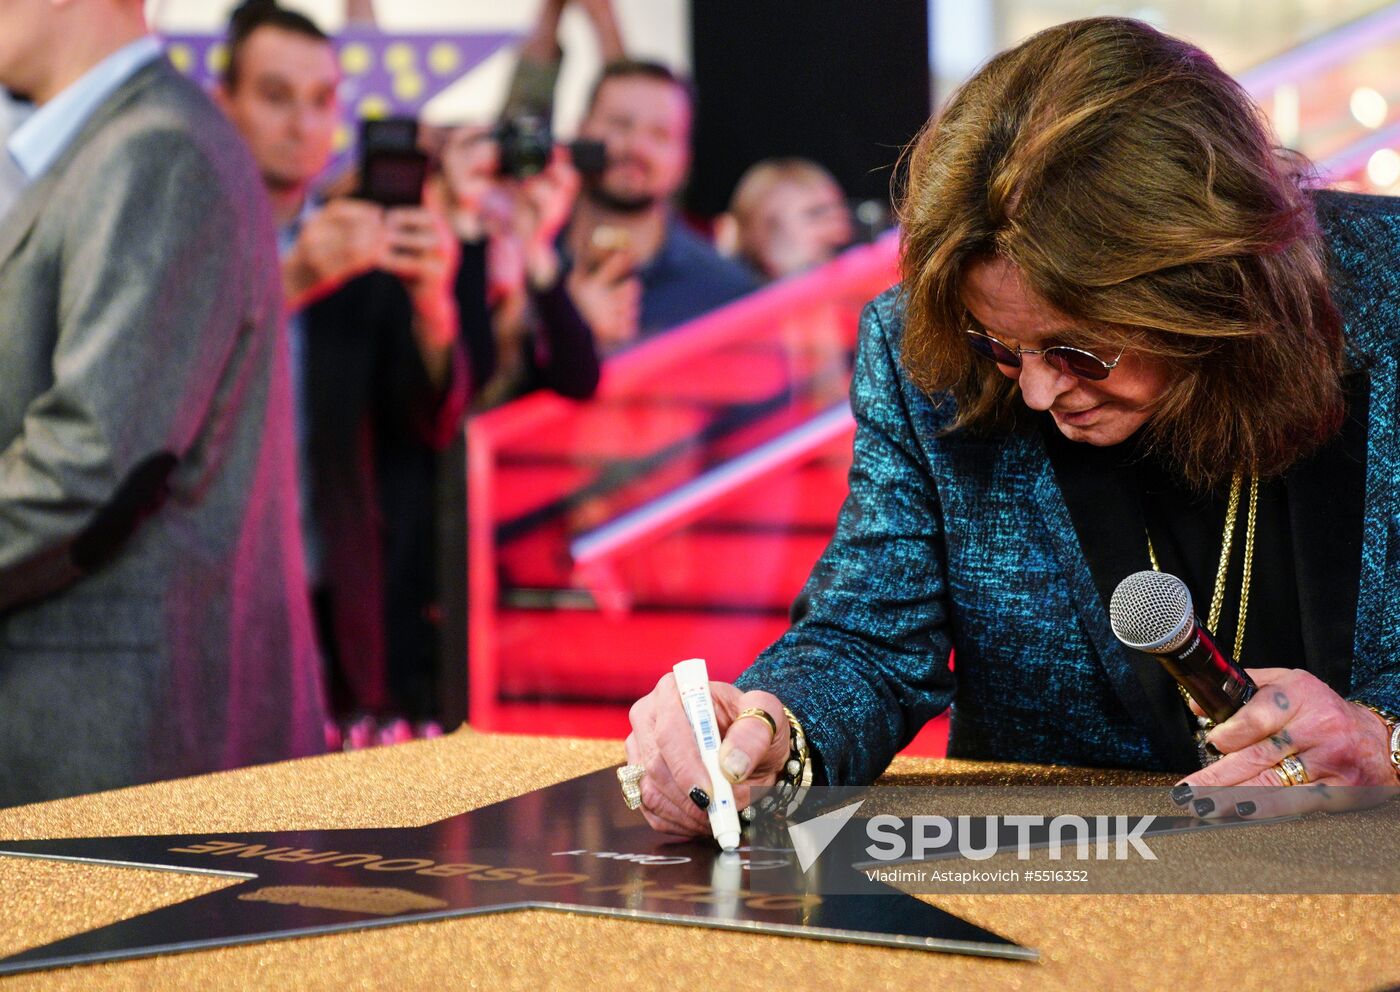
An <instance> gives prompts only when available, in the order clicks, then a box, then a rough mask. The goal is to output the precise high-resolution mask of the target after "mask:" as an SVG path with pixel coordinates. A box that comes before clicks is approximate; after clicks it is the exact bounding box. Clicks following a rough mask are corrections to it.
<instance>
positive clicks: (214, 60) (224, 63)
mask: <svg viewBox="0 0 1400 992" xmlns="http://www.w3.org/2000/svg"><path fill="white" fill-rule="evenodd" d="M204 67H205V68H206V69H208V70H209V71H210V72H212V73H213V74H214V75H216V76H221V75H223V72H224V70H225V69H226V68H228V46H227V45H225V44H224V43H223V42H222V41H221V42H219V43H218V44H217V45H214V46H212V47H211V48H210V49H209V51H207V52H205V53H204Z"/></svg>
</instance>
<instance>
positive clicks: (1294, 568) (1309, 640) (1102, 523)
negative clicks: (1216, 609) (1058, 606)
mask: <svg viewBox="0 0 1400 992" xmlns="http://www.w3.org/2000/svg"><path fill="white" fill-rule="evenodd" d="M1367 407H1368V382H1367V380H1366V378H1365V376H1364V375H1361V374H1355V375H1352V376H1349V377H1348V378H1347V417H1346V420H1345V422H1344V425H1343V427H1342V430H1341V431H1340V432H1339V433H1338V434H1337V435H1336V436H1335V437H1333V438H1332V439H1331V440H1330V441H1329V442H1328V443H1327V444H1326V445H1324V446H1323V447H1322V448H1321V449H1320V450H1319V451H1317V452H1315V453H1314V454H1312V455H1310V456H1309V457H1307V458H1305V459H1302V460H1301V461H1299V462H1298V463H1297V464H1295V465H1294V466H1292V467H1291V468H1290V469H1289V470H1288V471H1287V472H1285V473H1284V474H1283V475H1282V476H1279V477H1276V478H1272V479H1261V480H1260V484H1259V503H1258V518H1257V522H1256V524H1255V537H1254V566H1253V572H1252V577H1251V588H1250V596H1249V614H1248V617H1247V620H1246V628H1245V639H1244V650H1243V652H1242V655H1241V657H1240V658H1239V659H1237V660H1239V661H1241V663H1242V664H1243V665H1244V666H1245V667H1246V668H1302V669H1306V670H1307V671H1310V672H1312V673H1313V674H1314V675H1316V676H1318V677H1319V678H1321V679H1322V680H1323V681H1325V682H1326V683H1328V685H1330V686H1331V687H1332V689H1333V690H1334V691H1336V692H1337V693H1339V694H1341V695H1343V696H1345V695H1347V693H1348V692H1349V690H1350V672H1351V656H1352V644H1353V640H1354V635H1355V627H1356V604H1357V594H1358V588H1359V584H1360V573H1361V539H1362V521H1363V519H1364V516H1363V514H1364V502H1365V492H1366V484H1365V483H1366V480H1365V473H1366V414H1367ZM1041 435H1042V437H1043V439H1044V441H1045V447H1046V451H1047V453H1048V455H1049V458H1050V462H1051V464H1052V465H1053V467H1054V470H1055V475H1056V478H1057V480H1058V482H1059V484H1060V489H1061V491H1062V492H1063V494H1064V498H1065V503H1066V505H1067V506H1068V508H1069V513H1070V518H1071V519H1072V520H1073V521H1074V527H1075V531H1076V532H1077V533H1078V535H1079V541H1080V546H1081V547H1082V548H1083V550H1084V556H1085V558H1086V560H1087V561H1088V564H1089V569H1090V571H1091V573H1092V574H1093V576H1094V582H1095V585H1096V586H1097V587H1098V590H1099V594H1100V596H1102V597H1103V602H1104V604H1105V606H1107V604H1108V602H1109V599H1110V598H1111V597H1112V595H1113V590H1114V589H1115V588H1116V587H1117V585H1118V583H1119V582H1120V581H1122V579H1123V578H1124V577H1125V576H1127V575H1128V574H1130V573H1132V572H1135V571H1139V570H1141V569H1145V568H1150V567H1151V564H1150V562H1149V559H1148V553H1147V534H1149V533H1150V534H1151V535H1152V543H1153V545H1154V547H1155V548H1156V550H1157V558H1158V561H1159V562H1160V564H1161V567H1162V570H1163V571H1166V572H1171V573H1173V574H1174V575H1177V576H1179V577H1180V578H1181V579H1182V580H1183V581H1184V582H1185V583H1186V585H1187V587H1188V588H1189V589H1190V590H1191V598H1192V600H1193V601H1194V602H1195V606H1196V614H1197V616H1199V617H1200V618H1201V620H1202V622H1205V621H1206V618H1207V616H1208V614H1209V611H1210V604H1211V594H1212V591H1213V589H1214V586H1215V575H1216V568H1217V565H1218V563H1219V559H1220V544H1221V537H1222V528H1223V525H1224V521H1225V511H1226V503H1227V497H1228V488H1229V487H1228V484H1227V485H1226V487H1225V489H1224V490H1223V491H1219V492H1213V493H1210V494H1208V495H1200V494H1198V493H1196V492H1194V491H1193V490H1192V489H1191V488H1190V487H1189V486H1188V485H1187V484H1186V483H1185V482H1184V481H1183V480H1182V479H1181V476H1180V474H1179V473H1178V472H1175V471H1173V470H1172V469H1171V467H1170V466H1168V465H1167V464H1165V463H1164V462H1163V461H1162V460H1161V459H1159V458H1157V457H1154V456H1153V455H1152V454H1150V453H1147V452H1145V451H1144V450H1143V446H1142V444H1141V443H1140V438H1138V437H1136V436H1135V437H1133V438H1130V439H1129V440H1127V441H1125V442H1123V443H1122V444H1118V445H1112V446H1107V447H1094V446H1092V445H1088V444H1080V443H1075V442H1071V441H1068V440H1066V439H1065V437H1064V436H1063V435H1062V434H1061V433H1060V431H1059V429H1058V428H1057V427H1056V426H1055V424H1054V421H1053V420H1052V419H1051V418H1050V417H1049V415H1044V416H1043V417H1042V421H1041ZM1248 507H1249V483H1248V479H1246V480H1245V483H1244V486H1243V487H1242V491H1241V494H1240V508H1239V513H1238V518H1237V520H1236V523H1235V538H1234V548H1233V550H1232V552H1231V561H1230V568H1229V571H1228V577H1227V582H1226V590H1225V598H1224V606H1223V608H1222V610H1221V618H1220V622H1219V624H1218V628H1219V629H1217V630H1215V631H1214V632H1213V633H1215V634H1216V635H1217V640H1218V641H1219V643H1220V646H1221V647H1222V648H1223V649H1225V650H1227V651H1231V650H1233V646H1234V643H1235V631H1236V626H1237V622H1236V621H1237V618H1238V615H1239V603H1240V578H1241V573H1242V561H1243V556H1244V538H1245V522H1246V517H1247V514H1248ZM1183 712H1184V709H1183Z"/></svg>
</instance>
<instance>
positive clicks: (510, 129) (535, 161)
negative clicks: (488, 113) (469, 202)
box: [491, 114, 608, 179]
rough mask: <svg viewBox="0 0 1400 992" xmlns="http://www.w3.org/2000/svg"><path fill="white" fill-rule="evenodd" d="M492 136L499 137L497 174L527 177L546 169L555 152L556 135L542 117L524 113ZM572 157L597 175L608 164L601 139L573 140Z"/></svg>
mask: <svg viewBox="0 0 1400 992" xmlns="http://www.w3.org/2000/svg"><path fill="white" fill-rule="evenodd" d="M491 137H492V138H494V139H496V147H497V148H498V149H499V156H500V164H499V166H498V167H497V170H496V173H497V175H501V176H508V177H510V178H512V179H528V178H530V177H531V176H533V175H536V174H538V173H540V172H542V171H544V168H545V166H547V165H549V159H550V156H551V155H553V153H554V135H553V134H551V133H550V130H549V122H548V121H546V120H545V119H544V118H543V117H537V116H535V115H533V114H524V115H521V116H520V117H513V118H511V119H510V120H505V121H502V122H501V123H500V124H498V125H497V126H496V129H495V131H493V132H492V133H491ZM567 147H568V149H569V159H570V160H571V161H572V162H573V164H574V168H575V169H577V170H578V171H579V172H581V173H583V174H584V175H597V174H598V173H600V172H602V171H603V169H604V168H605V167H606V166H607V164H608V159H607V153H606V151H605V150H604V147H603V143H602V142H601V141H584V140H579V141H572V142H570V143H569V144H568V146H567Z"/></svg>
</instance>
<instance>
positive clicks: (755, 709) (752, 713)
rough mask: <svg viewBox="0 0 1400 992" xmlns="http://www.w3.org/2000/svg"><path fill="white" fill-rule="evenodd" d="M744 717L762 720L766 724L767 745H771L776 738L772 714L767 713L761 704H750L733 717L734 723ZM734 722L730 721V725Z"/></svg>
mask: <svg viewBox="0 0 1400 992" xmlns="http://www.w3.org/2000/svg"><path fill="white" fill-rule="evenodd" d="M745 717H752V718H753V719H755V720H762V721H763V722H764V723H766V724H768V746H769V747H772V746H773V742H774V741H776V740H777V739H778V723H777V721H776V720H774V719H773V714H771V713H769V712H768V711H767V710H765V709H764V708H763V707H762V706H750V707H749V708H748V709H746V710H742V711H740V713H739V715H738V716H736V717H735V718H734V723H738V722H739V721H740V720H742V719H744V718H745ZM734 723H731V724H730V726H731V727H732V726H734Z"/></svg>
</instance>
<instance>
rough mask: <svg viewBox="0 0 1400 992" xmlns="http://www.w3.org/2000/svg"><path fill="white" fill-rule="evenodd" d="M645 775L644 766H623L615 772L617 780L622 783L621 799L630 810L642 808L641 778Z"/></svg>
mask: <svg viewBox="0 0 1400 992" xmlns="http://www.w3.org/2000/svg"><path fill="white" fill-rule="evenodd" d="M646 773H647V770H646V767H645V766H644V765H623V766H622V767H621V768H619V769H618V770H617V780H618V781H619V782H621V783H622V799H623V802H625V803H627V808H628V809H630V810H634V811H635V810H639V809H641V808H642V776H643V775H645V774H646Z"/></svg>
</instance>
